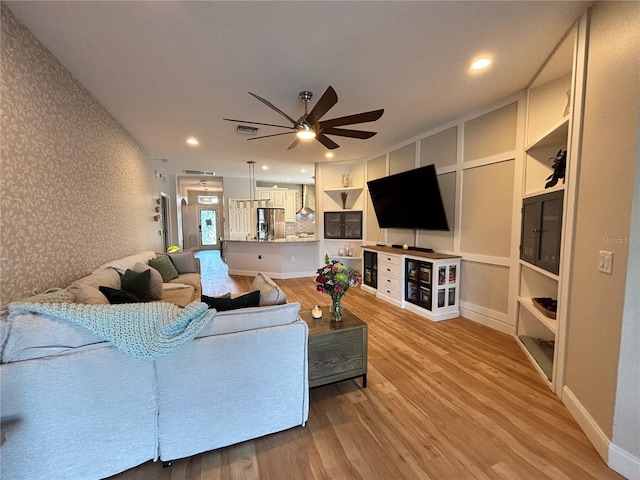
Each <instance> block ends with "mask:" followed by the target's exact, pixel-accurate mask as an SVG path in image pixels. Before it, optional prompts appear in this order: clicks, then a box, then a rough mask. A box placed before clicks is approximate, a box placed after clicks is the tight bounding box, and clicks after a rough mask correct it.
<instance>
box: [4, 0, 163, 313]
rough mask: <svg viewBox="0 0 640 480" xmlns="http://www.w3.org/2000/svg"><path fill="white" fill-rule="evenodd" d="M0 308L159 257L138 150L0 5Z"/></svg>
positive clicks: (153, 184) (155, 189)
mask: <svg viewBox="0 0 640 480" xmlns="http://www.w3.org/2000/svg"><path fill="white" fill-rule="evenodd" d="M1 31H2V39H1V51H0V58H1V59H2V64H1V73H0V80H1V83H2V86H1V91H0V97H1V99H0V122H1V123H0V128H1V138H0V158H1V160H0V242H1V243H0V248H1V251H0V268H1V270H0V275H1V277H0V304H1V305H2V306H3V307H4V306H5V305H6V303H7V302H9V301H12V300H16V299H18V298H21V297H24V296H26V295H29V294H31V293H32V292H33V291H35V290H39V291H42V290H45V289H47V288H51V287H65V286H67V285H68V284H69V283H70V282H71V281H73V280H75V279H77V278H80V277H82V276H84V275H86V274H88V273H90V272H91V271H92V270H93V269H94V268H96V267H97V266H99V265H101V264H102V263H104V262H106V261H107V260H110V259H114V258H118V257H122V256H125V255H129V254H133V253H136V252H138V251H140V250H147V249H151V250H156V251H157V250H159V249H160V248H161V241H160V236H159V235H158V229H159V224H158V223H157V222H154V221H153V218H152V217H153V214H154V212H153V207H154V198H157V197H158V194H159V192H160V191H161V190H162V185H161V183H159V182H160V181H159V180H157V179H156V178H155V176H154V167H153V164H152V162H151V160H150V159H149V158H147V156H146V154H145V151H144V150H143V148H142V147H141V146H140V145H139V144H138V143H137V142H136V141H135V139H134V138H133V137H132V136H131V135H130V134H129V133H128V132H127V131H126V130H124V129H123V128H122V126H121V125H120V124H118V122H117V121H116V120H115V119H114V118H113V117H112V116H111V115H110V114H109V113H108V112H107V111H106V110H105V109H104V108H103V107H102V106H101V105H100V104H99V103H98V102H97V101H96V100H95V99H94V98H93V97H92V96H91V94H90V93H89V92H88V91H87V90H86V89H85V88H84V87H83V86H82V85H81V84H80V83H79V82H78V81H77V80H75V79H74V78H73V76H72V75H71V74H70V73H69V72H68V71H67V70H66V69H65V68H64V67H63V66H62V65H61V64H60V63H59V62H58V60H57V59H56V58H55V57H54V56H53V55H52V54H51V53H50V52H49V51H48V50H46V49H45V48H44V46H43V45H42V44H41V43H40V42H39V41H38V40H37V39H36V38H35V37H34V36H33V35H32V34H31V32H29V30H27V29H26V28H25V27H24V26H23V25H21V24H20V23H19V21H18V20H17V19H16V18H15V17H14V16H13V15H12V13H11V11H10V10H9V9H8V7H7V6H6V5H4V4H3V5H2V27H1Z"/></svg>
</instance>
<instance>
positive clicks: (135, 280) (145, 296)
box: [121, 268, 151, 302]
mask: <svg viewBox="0 0 640 480" xmlns="http://www.w3.org/2000/svg"><path fill="white" fill-rule="evenodd" d="M121 282H122V290H124V291H125V292H129V293H133V294H134V295H135V296H136V297H138V298H139V299H140V301H142V302H148V301H149V300H150V297H149V285H150V283H151V271H150V268H149V269H146V270H144V271H142V272H134V271H133V270H131V269H129V268H127V270H125V272H124V275H122V279H121Z"/></svg>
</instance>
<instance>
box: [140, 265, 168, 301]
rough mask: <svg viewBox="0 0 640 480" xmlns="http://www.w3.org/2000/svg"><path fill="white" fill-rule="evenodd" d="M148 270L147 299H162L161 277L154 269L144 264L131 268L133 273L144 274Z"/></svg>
mask: <svg viewBox="0 0 640 480" xmlns="http://www.w3.org/2000/svg"><path fill="white" fill-rule="evenodd" d="M145 270H149V299H151V300H160V299H161V298H162V283H163V282H162V275H160V272H159V271H157V270H156V269H155V268H152V267H150V266H149V265H146V264H144V263H136V264H135V265H134V266H133V271H134V272H144V271H145Z"/></svg>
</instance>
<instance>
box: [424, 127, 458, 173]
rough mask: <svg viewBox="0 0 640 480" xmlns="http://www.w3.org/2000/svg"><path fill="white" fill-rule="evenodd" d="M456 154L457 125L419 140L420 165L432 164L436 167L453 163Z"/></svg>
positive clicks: (454, 162)
mask: <svg viewBox="0 0 640 480" xmlns="http://www.w3.org/2000/svg"><path fill="white" fill-rule="evenodd" d="M457 156H458V127H457V126H453V127H451V128H448V129H447V130H443V131H442V132H439V133H436V134H434V135H431V136H429V137H426V138H423V139H422V140H420V166H425V165H431V164H434V165H435V166H436V168H438V167H445V166H448V165H455V164H456V159H457Z"/></svg>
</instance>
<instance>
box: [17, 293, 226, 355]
mask: <svg viewBox="0 0 640 480" xmlns="http://www.w3.org/2000/svg"><path fill="white" fill-rule="evenodd" d="M9 311H21V312H27V313H28V312H32V313H39V314H44V315H49V316H51V317H53V318H56V319H58V320H62V321H66V322H71V323H74V324H76V325H81V326H83V327H85V328H88V329H89V330H91V331H92V332H93V333H94V334H95V335H97V336H99V337H100V338H102V339H104V340H108V341H109V342H111V343H113V344H114V345H115V346H116V347H117V348H119V349H120V350H122V351H123V352H125V353H127V354H129V355H132V356H134V357H142V358H151V359H154V358H159V357H162V356H164V355H166V354H168V353H170V352H173V351H174V350H176V349H178V348H180V347H182V346H183V345H185V344H187V343H189V342H190V341H192V340H193V339H194V338H196V337H197V336H198V334H199V333H200V331H201V330H202V329H203V328H204V327H205V325H206V324H207V323H208V322H209V321H210V320H211V319H212V318H213V317H214V316H215V315H216V313H217V312H216V310H214V309H211V310H209V309H208V305H207V304H206V303H202V302H192V303H190V304H189V305H187V306H186V307H184V308H182V307H178V306H177V305H174V304H172V303H166V302H149V303H127V304H122V305H85V304H81V303H30V302H14V303H11V304H9Z"/></svg>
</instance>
